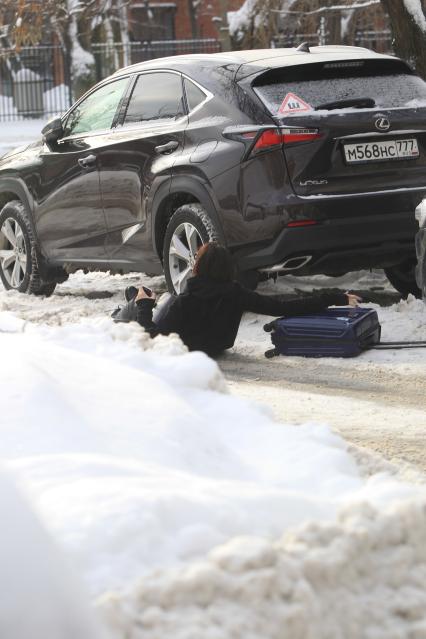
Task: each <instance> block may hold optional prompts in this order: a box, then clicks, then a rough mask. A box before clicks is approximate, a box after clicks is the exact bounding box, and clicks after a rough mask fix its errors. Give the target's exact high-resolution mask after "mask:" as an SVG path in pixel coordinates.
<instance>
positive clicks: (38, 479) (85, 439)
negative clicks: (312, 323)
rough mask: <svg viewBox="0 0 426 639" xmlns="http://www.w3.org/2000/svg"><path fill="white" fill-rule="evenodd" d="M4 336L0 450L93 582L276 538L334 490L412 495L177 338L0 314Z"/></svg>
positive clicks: (338, 494)
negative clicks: (365, 473)
mask: <svg viewBox="0 0 426 639" xmlns="http://www.w3.org/2000/svg"><path fill="white" fill-rule="evenodd" d="M13 331H16V332H13ZM0 349H1V352H2V360H3V361H4V362H7V366H3V367H2V368H1V371H0V386H1V388H2V413H1V417H0V436H1V440H2V447H1V453H0V454H1V458H2V459H3V461H4V463H5V464H6V466H7V468H8V469H9V470H10V471H12V472H14V473H16V474H17V475H18V477H19V481H20V482H21V484H22V486H24V487H25V490H26V491H27V492H28V494H29V495H30V498H31V500H32V502H33V503H34V505H35V507H36V509H37V511H38V512H39V514H40V516H41V517H42V519H43V520H44V521H45V523H46V525H47V526H48V528H49V529H50V531H51V532H52V533H53V534H54V536H55V537H56V539H58V540H60V541H61V542H62V544H63V545H64V546H65V547H66V548H67V550H68V552H69V553H70V555H71V557H72V560H73V562H74V565H76V566H77V567H79V568H80V570H81V571H82V572H83V573H84V575H85V577H86V581H87V583H88V585H89V587H90V589H91V592H92V593H93V594H95V595H96V594H101V593H102V592H104V591H105V590H107V589H115V588H121V587H126V586H129V585H130V584H131V582H132V581H134V580H136V579H137V578H139V577H140V576H141V575H143V574H147V573H149V572H150V571H151V570H153V569H156V568H170V567H172V566H175V565H179V564H182V563H183V562H187V561H190V560H193V559H196V558H200V557H203V556H204V555H205V554H206V553H207V552H209V551H210V550H212V549H213V548H214V547H215V546H217V545H219V544H223V543H225V542H226V541H227V540H228V539H229V538H231V537H234V536H239V535H256V536H262V537H266V538H269V539H271V540H272V539H274V538H277V537H279V536H280V535H281V534H282V533H283V531H284V530H288V529H289V528H291V527H293V526H295V525H299V524H301V523H303V522H306V521H307V520H322V521H327V520H333V519H334V517H335V516H336V513H337V512H338V511H339V509H340V508H341V506H342V505H343V504H348V503H353V504H355V503H357V502H358V501H359V500H362V501H364V500H368V501H369V502H370V503H372V504H374V505H377V506H380V507H381V506H382V505H386V504H388V503H392V502H393V501H395V500H400V499H404V498H406V497H407V496H410V495H416V494H423V493H422V489H421V488H420V487H417V488H415V487H411V486H406V485H403V484H399V483H397V482H396V481H395V480H392V479H391V478H389V477H386V476H385V475H383V477H382V478H381V479H380V478H377V477H375V478H374V477H373V478H371V479H369V480H368V482H367V483H365V482H364V480H363V478H362V477H361V475H360V473H359V471H358V469H357V467H356V464H355V462H354V461H353V458H352V457H351V456H350V454H349V453H348V452H347V450H346V445H345V443H344V441H343V440H342V439H341V438H339V437H338V436H336V435H334V434H333V433H331V431H330V430H329V429H328V428H327V427H325V426H321V425H318V424H317V425H315V424H310V425H309V424H308V425H304V426H301V427H298V428H295V427H292V426H289V425H283V424H279V423H277V422H275V421H273V420H272V419H271V417H270V416H269V414H268V412H267V411H266V409H264V408H260V407H258V406H255V405H253V404H247V403H245V402H243V401H241V400H239V399H237V398H236V397H233V396H231V395H228V394H227V393H226V392H223V391H224V390H225V388H224V382H223V378H222V376H221V374H220V372H219V369H218V367H217V365H216V363H215V362H213V361H212V360H210V359H209V358H207V357H206V356H205V355H203V354H202V353H187V352H186V349H185V347H184V346H183V345H182V343H181V342H180V340H179V339H178V338H177V337H170V338H165V337H160V338H157V339H155V340H150V339H149V338H148V336H147V335H146V334H145V333H144V332H143V331H142V330H141V329H140V327H139V326H138V325H120V324H118V325H115V324H113V323H112V322H111V321H110V320H109V319H102V320H101V319H98V320H96V319H94V320H92V321H91V322H89V321H86V323H85V324H74V325H68V326H65V327H56V328H54V327H47V326H42V327H36V326H34V325H31V324H28V323H25V322H23V321H22V320H19V319H17V318H14V316H13V315H11V314H10V313H0Z"/></svg>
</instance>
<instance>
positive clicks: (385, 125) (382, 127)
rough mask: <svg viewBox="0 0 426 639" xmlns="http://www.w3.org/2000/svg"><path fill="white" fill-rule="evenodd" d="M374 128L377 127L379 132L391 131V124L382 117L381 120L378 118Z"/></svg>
mask: <svg viewBox="0 0 426 639" xmlns="http://www.w3.org/2000/svg"><path fill="white" fill-rule="evenodd" d="M374 126H375V127H376V129H377V130H378V131H389V129H390V122H389V120H388V119H387V118H384V117H383V116H381V117H380V118H377V120H376V121H375V123H374Z"/></svg>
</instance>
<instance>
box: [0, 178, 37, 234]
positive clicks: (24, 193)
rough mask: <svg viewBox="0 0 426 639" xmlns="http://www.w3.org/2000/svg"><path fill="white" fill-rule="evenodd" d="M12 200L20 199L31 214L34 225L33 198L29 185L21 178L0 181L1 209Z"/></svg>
mask: <svg viewBox="0 0 426 639" xmlns="http://www.w3.org/2000/svg"><path fill="white" fill-rule="evenodd" d="M12 200H20V201H21V202H22V204H23V205H24V206H25V208H26V209H27V211H28V213H29V215H30V216H31V220H32V222H33V225H34V220H33V219H32V213H33V206H32V198H31V195H30V193H29V191H28V188H27V186H26V185H25V184H24V183H23V182H21V181H20V180H17V179H14V178H6V179H2V180H1V181H0V210H1V209H2V208H3V206H4V205H5V204H7V203H8V202H11V201H12Z"/></svg>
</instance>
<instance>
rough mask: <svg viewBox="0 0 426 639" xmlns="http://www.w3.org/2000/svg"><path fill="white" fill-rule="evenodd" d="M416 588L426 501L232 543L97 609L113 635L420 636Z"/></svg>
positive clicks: (425, 545) (420, 593) (424, 595)
mask: <svg viewBox="0 0 426 639" xmlns="http://www.w3.org/2000/svg"><path fill="white" fill-rule="evenodd" d="M425 582H426V504H425V503H424V502H423V503H407V504H405V505H404V506H400V507H398V508H391V509H389V510H388V511H387V512H386V513H385V514H383V513H381V514H379V513H378V512H377V511H376V510H374V509H372V508H370V507H368V506H365V505H364V506H360V507H358V508H353V507H352V508H350V509H349V510H347V511H346V512H343V513H342V514H341V515H340V516H339V518H338V520H337V521H336V522H334V523H328V524H317V523H311V524H308V525H306V526H304V527H303V528H301V529H299V530H298V531H297V532H296V533H291V534H287V535H286V536H284V537H283V538H281V539H280V540H279V541H277V542H275V543H270V542H268V541H266V540H265V539H259V538H255V537H245V538H244V537H243V538H237V539H233V540H232V541H230V542H228V543H227V544H225V545H224V546H222V547H220V548H216V549H215V550H214V551H212V552H211V553H210V554H209V556H208V557H207V558H206V559H205V560H204V561H202V562H197V563H194V564H192V565H190V566H188V567H185V568H183V569H180V570H175V571H169V572H165V573H156V574H154V575H151V576H150V577H148V578H146V579H144V580H143V581H141V582H140V584H139V586H138V587H137V588H135V589H134V590H133V591H132V592H131V593H127V594H126V596H125V597H120V596H116V595H115V596H114V595H107V596H105V597H103V598H102V599H101V600H99V602H98V606H99V609H100V611H101V613H102V615H103V617H104V619H105V623H106V625H107V626H108V627H109V628H111V629H112V630H113V633H114V636H115V637H117V638H118V637H123V636H126V637H132V638H133V637H135V638H136V637H137V638H138V639H144V638H145V637H146V638H147V639H148V638H149V639H160V638H161V639H169V638H170V639H171V638H172V637H173V639H193V638H195V637H205V638H206V639H231V638H234V637H238V638H239V637H244V638H245V639H258V638H259V637H262V639H341V638H342V637H344V638H345V639H360V637H365V638H367V637H368V638H371V639H372V638H373V637H374V639H402V638H403V637H404V638H408V637H413V638H414V637H418V638H419V639H420V637H424V636H425V635H426V621H425V615H424V611H425V606H426V590H425Z"/></svg>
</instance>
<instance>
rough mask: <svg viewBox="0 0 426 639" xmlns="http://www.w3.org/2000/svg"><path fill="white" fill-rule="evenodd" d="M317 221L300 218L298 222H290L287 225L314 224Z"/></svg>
mask: <svg viewBox="0 0 426 639" xmlns="http://www.w3.org/2000/svg"><path fill="white" fill-rule="evenodd" d="M316 223H317V222H316V220H298V221H297V222H289V223H288V224H287V226H291V227H293V228H294V227H295V226H313V225H314V224H316Z"/></svg>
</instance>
